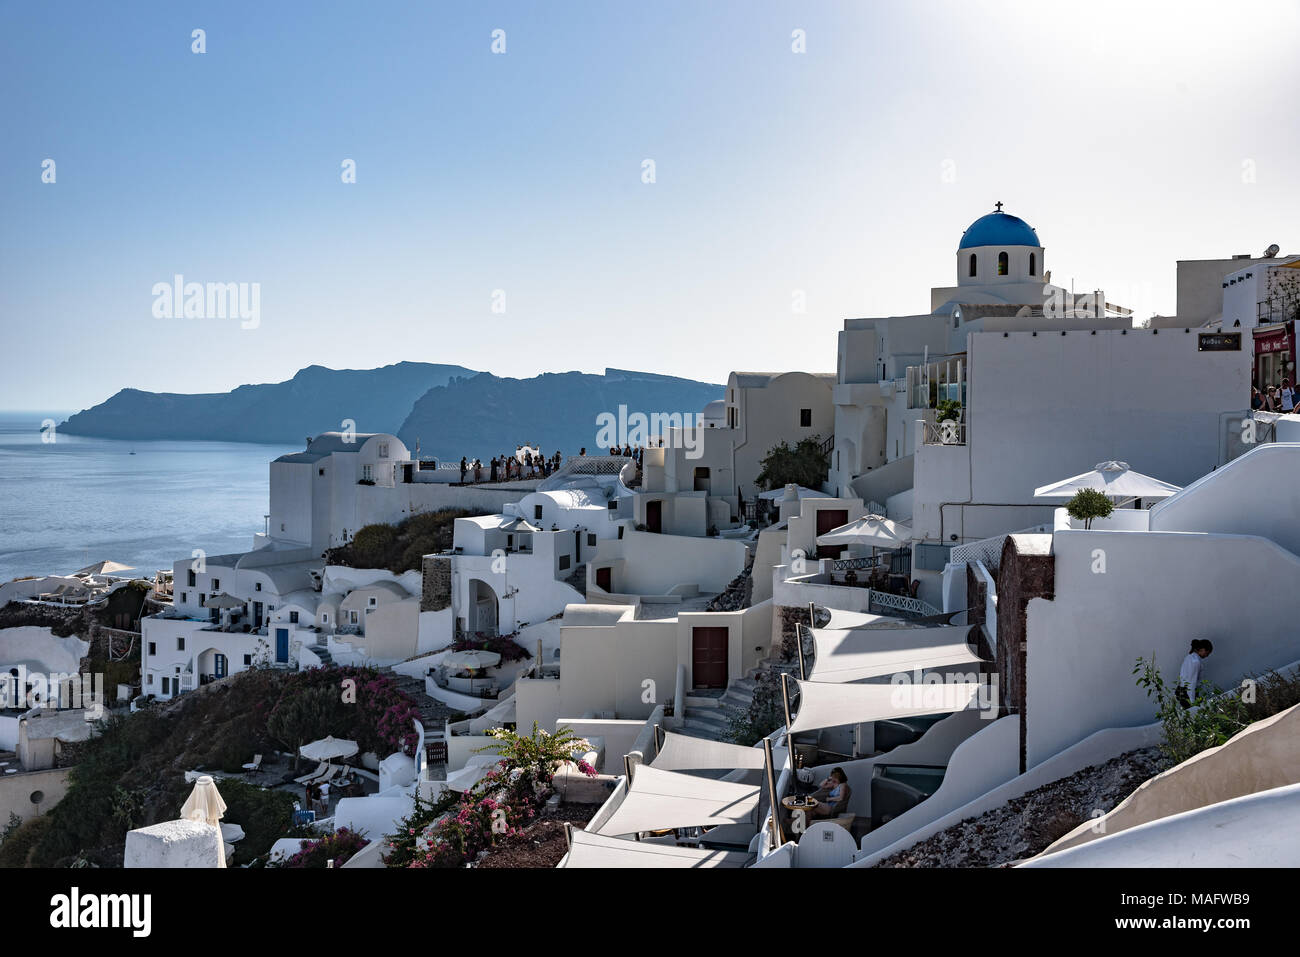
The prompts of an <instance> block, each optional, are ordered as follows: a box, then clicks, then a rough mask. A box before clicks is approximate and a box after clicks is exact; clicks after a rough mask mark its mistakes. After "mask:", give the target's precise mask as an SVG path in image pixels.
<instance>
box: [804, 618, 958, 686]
mask: <svg viewBox="0 0 1300 957" xmlns="http://www.w3.org/2000/svg"><path fill="white" fill-rule="evenodd" d="M969 631H970V628H969V627H968V626H967V625H942V626H939V627H936V628H870V629H859V630H850V631H832V630H831V629H828V628H814V629H813V647H814V648H815V650H816V659H815V660H814V661H813V666H812V671H811V672H810V673H809V675H808V677H809V678H810V679H812V680H813V681H828V682H836V683H841V684H842V683H845V682H849V681H862V680H863V679H866V678H877V677H880V676H882V675H892V674H896V673H898V672H910V671H914V670H917V669H922V670H924V669H926V668H942V667H946V666H949V665H966V664H969V665H977V664H978V663H979V662H980V660H981V659H980V657H979V655H977V654H976V653H975V652H974V651H973V650H972V649H971V647H970V645H968V644H967V643H966V634H967V633H968V632H969Z"/></svg>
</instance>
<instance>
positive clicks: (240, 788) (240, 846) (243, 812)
mask: <svg viewBox="0 0 1300 957" xmlns="http://www.w3.org/2000/svg"><path fill="white" fill-rule="evenodd" d="M217 790H218V791H220V792H221V797H222V799H223V800H224V801H225V802H226V815H225V817H224V818H223V820H226V821H231V822H232V823H235V824H238V825H239V826H240V827H242V828H243V829H244V839H243V840H242V841H240V842H238V843H237V844H236V845H235V859H234V863H235V864H236V865H242V864H248V863H250V862H251V861H252V860H253V859H254V858H258V857H263V856H265V855H266V854H267V853H268V852H269V851H270V850H271V845H272V844H274V843H275V842H276V841H278V840H279V839H280V838H282V837H284V836H285V834H286V832H288V830H289V828H290V826H291V825H292V824H293V795H292V794H290V793H289V792H288V791H268V790H265V789H263V788H259V787H255V786H254V785H252V784H246V783H244V782H243V781H233V780H231V779H230V778H223V779H222V780H220V781H218V782H217Z"/></svg>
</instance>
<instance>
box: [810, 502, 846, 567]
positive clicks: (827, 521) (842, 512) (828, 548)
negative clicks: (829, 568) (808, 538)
mask: <svg viewBox="0 0 1300 957" xmlns="http://www.w3.org/2000/svg"><path fill="white" fill-rule="evenodd" d="M848 521H849V510H848V509H846V508H823V509H818V511H817V534H818V536H821V535H825V534H826V533H827V532H829V531H830V530H831V529H833V528H839V527H840V526H841V525H847V524H848ZM843 551H844V546H843V545H818V546H817V557H818V558H839V557H840V554H841V553H842V552H843Z"/></svg>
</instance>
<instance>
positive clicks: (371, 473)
mask: <svg viewBox="0 0 1300 957" xmlns="http://www.w3.org/2000/svg"><path fill="white" fill-rule="evenodd" d="M374 480H375V469H374V466H372V465H363V466H361V481H363V482H373V481H374Z"/></svg>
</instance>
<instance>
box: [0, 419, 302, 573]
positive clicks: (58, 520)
mask: <svg viewBox="0 0 1300 957" xmlns="http://www.w3.org/2000/svg"><path fill="white" fill-rule="evenodd" d="M47 418H49V419H54V420H55V421H56V422H62V421H63V420H64V419H66V418H67V413H59V412H50V413H41V412H0V581H8V580H9V579H11V578H14V577H17V576H20V575H37V574H67V573H68V572H72V571H76V570H77V569H78V568H82V567H84V566H86V565H89V564H90V563H91V562H96V561H99V560H100V559H111V560H112V561H116V562H122V563H123V564H125V565H131V566H133V567H134V568H135V569H136V574H146V575H150V576H151V575H152V574H153V572H154V571H155V570H156V569H159V568H170V567H171V566H172V563H173V562H175V561H176V560H177V559H181V558H188V557H189V556H190V554H191V552H192V551H193V550H194V549H196V548H201V549H203V550H204V551H205V552H207V553H208V554H210V555H216V554H221V553H223V552H231V551H244V550H247V549H249V548H252V546H253V535H254V534H255V533H257V532H260V531H262V530H263V528H264V524H265V523H264V520H263V516H264V515H265V514H266V511H267V507H268V494H269V475H270V468H269V464H270V461H271V460H272V459H273V458H275V457H276V456H278V455H282V454H284V453H285V452H292V451H297V449H293V448H288V447H280V446H275V445H252V444H247V443H239V442H127V441H121V440H117V439H92V438H84V437H82V436H76V435H64V434H63V433H61V432H59V433H56V434H55V436H54V441H53V442H42V441H41V438H42V435H41V422H42V420H44V419H47ZM132 452H134V453H135V454H134V455H132V454H131V453H132Z"/></svg>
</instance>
